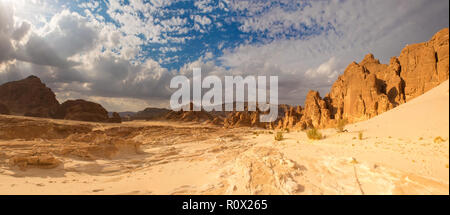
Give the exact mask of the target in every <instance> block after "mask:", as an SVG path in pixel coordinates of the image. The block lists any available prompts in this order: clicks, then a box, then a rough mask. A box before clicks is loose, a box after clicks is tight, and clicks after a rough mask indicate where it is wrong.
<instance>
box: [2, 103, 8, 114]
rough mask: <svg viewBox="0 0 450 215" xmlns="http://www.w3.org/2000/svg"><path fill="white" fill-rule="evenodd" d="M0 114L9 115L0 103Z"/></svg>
mask: <svg viewBox="0 0 450 215" xmlns="http://www.w3.org/2000/svg"><path fill="white" fill-rule="evenodd" d="M0 114H5V115H8V114H9V109H8V107H6V105H4V104H2V103H0Z"/></svg>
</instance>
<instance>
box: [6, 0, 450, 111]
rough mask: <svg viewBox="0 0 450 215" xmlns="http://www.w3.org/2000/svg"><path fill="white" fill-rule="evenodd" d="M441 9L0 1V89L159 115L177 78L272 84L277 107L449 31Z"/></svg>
mask: <svg viewBox="0 0 450 215" xmlns="http://www.w3.org/2000/svg"><path fill="white" fill-rule="evenodd" d="M448 11H449V1H448V0H433V1H427V0H314V1H309V0H278V1H261V0H200V1H185V0H126V1H124V0H99V1H85V0H77V1H68V0H0V47H2V52H1V53H0V84H1V83H4V82H7V81H12V80H18V79H21V78H24V77H26V76H28V75H31V74H33V75H36V76H38V77H40V78H41V79H42V80H43V81H44V82H45V83H46V84H47V85H48V86H49V87H51V88H52V89H53V91H55V93H56V95H57V98H58V100H59V101H60V102H64V101H65V100H67V99H74V98H83V99H87V100H91V101H94V102H98V103H100V104H102V105H103V106H105V107H106V108H107V109H108V110H109V111H129V110H131V111H138V110H142V109H144V108H145V107H149V106H153V107H167V106H168V100H169V98H170V95H171V92H172V90H171V89H169V88H168V84H169V83H170V80H171V78H172V77H174V76H175V75H178V74H184V75H187V76H189V75H191V73H192V68H193V67H201V68H202V71H203V74H204V75H207V74H214V75H218V76H219V77H223V76H225V75H237V74H238V75H243V76H246V75H256V74H258V75H277V76H279V94H280V97H279V98H280V101H279V102H280V103H287V104H297V105H298V104H300V105H302V104H303V102H304V99H305V96H306V94H307V92H308V91H309V90H310V89H313V90H318V91H319V92H320V93H321V95H324V94H325V93H327V92H328V90H329V88H330V87H331V85H332V83H333V82H334V81H335V80H336V78H337V77H338V76H339V75H340V74H342V72H343V71H344V70H345V68H346V66H347V65H348V64H350V63H351V62H352V61H356V62H359V61H361V60H362V58H363V57H364V55H366V54H367V53H373V54H374V55H375V57H377V58H379V59H380V61H381V62H382V63H388V62H389V58H390V57H392V56H398V55H399V53H400V51H401V49H402V48H403V47H404V46H405V45H407V44H411V43H417V42H423V41H427V40H429V39H430V38H431V36H432V35H433V34H434V33H436V32H437V31H439V30H440V29H442V28H445V27H448V25H449V21H448V20H449V12H448Z"/></svg>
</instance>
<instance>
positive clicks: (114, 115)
mask: <svg viewBox="0 0 450 215" xmlns="http://www.w3.org/2000/svg"><path fill="white" fill-rule="evenodd" d="M108 122H111V123H122V118H121V117H120V115H119V113H117V112H113V113H112V117H111V118H109V119H108Z"/></svg>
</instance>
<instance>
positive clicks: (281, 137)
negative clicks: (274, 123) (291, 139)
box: [275, 131, 283, 141]
mask: <svg viewBox="0 0 450 215" xmlns="http://www.w3.org/2000/svg"><path fill="white" fill-rule="evenodd" d="M275 140H276V141H282V140H283V132H281V131H278V132H277V134H275Z"/></svg>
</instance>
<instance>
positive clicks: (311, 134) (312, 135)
mask: <svg viewBox="0 0 450 215" xmlns="http://www.w3.org/2000/svg"><path fill="white" fill-rule="evenodd" d="M306 135H307V136H308V138H309V139H311V140H320V139H322V138H323V136H322V134H321V133H320V132H319V131H318V130H317V129H316V128H311V129H309V130H307V131H306Z"/></svg>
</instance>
